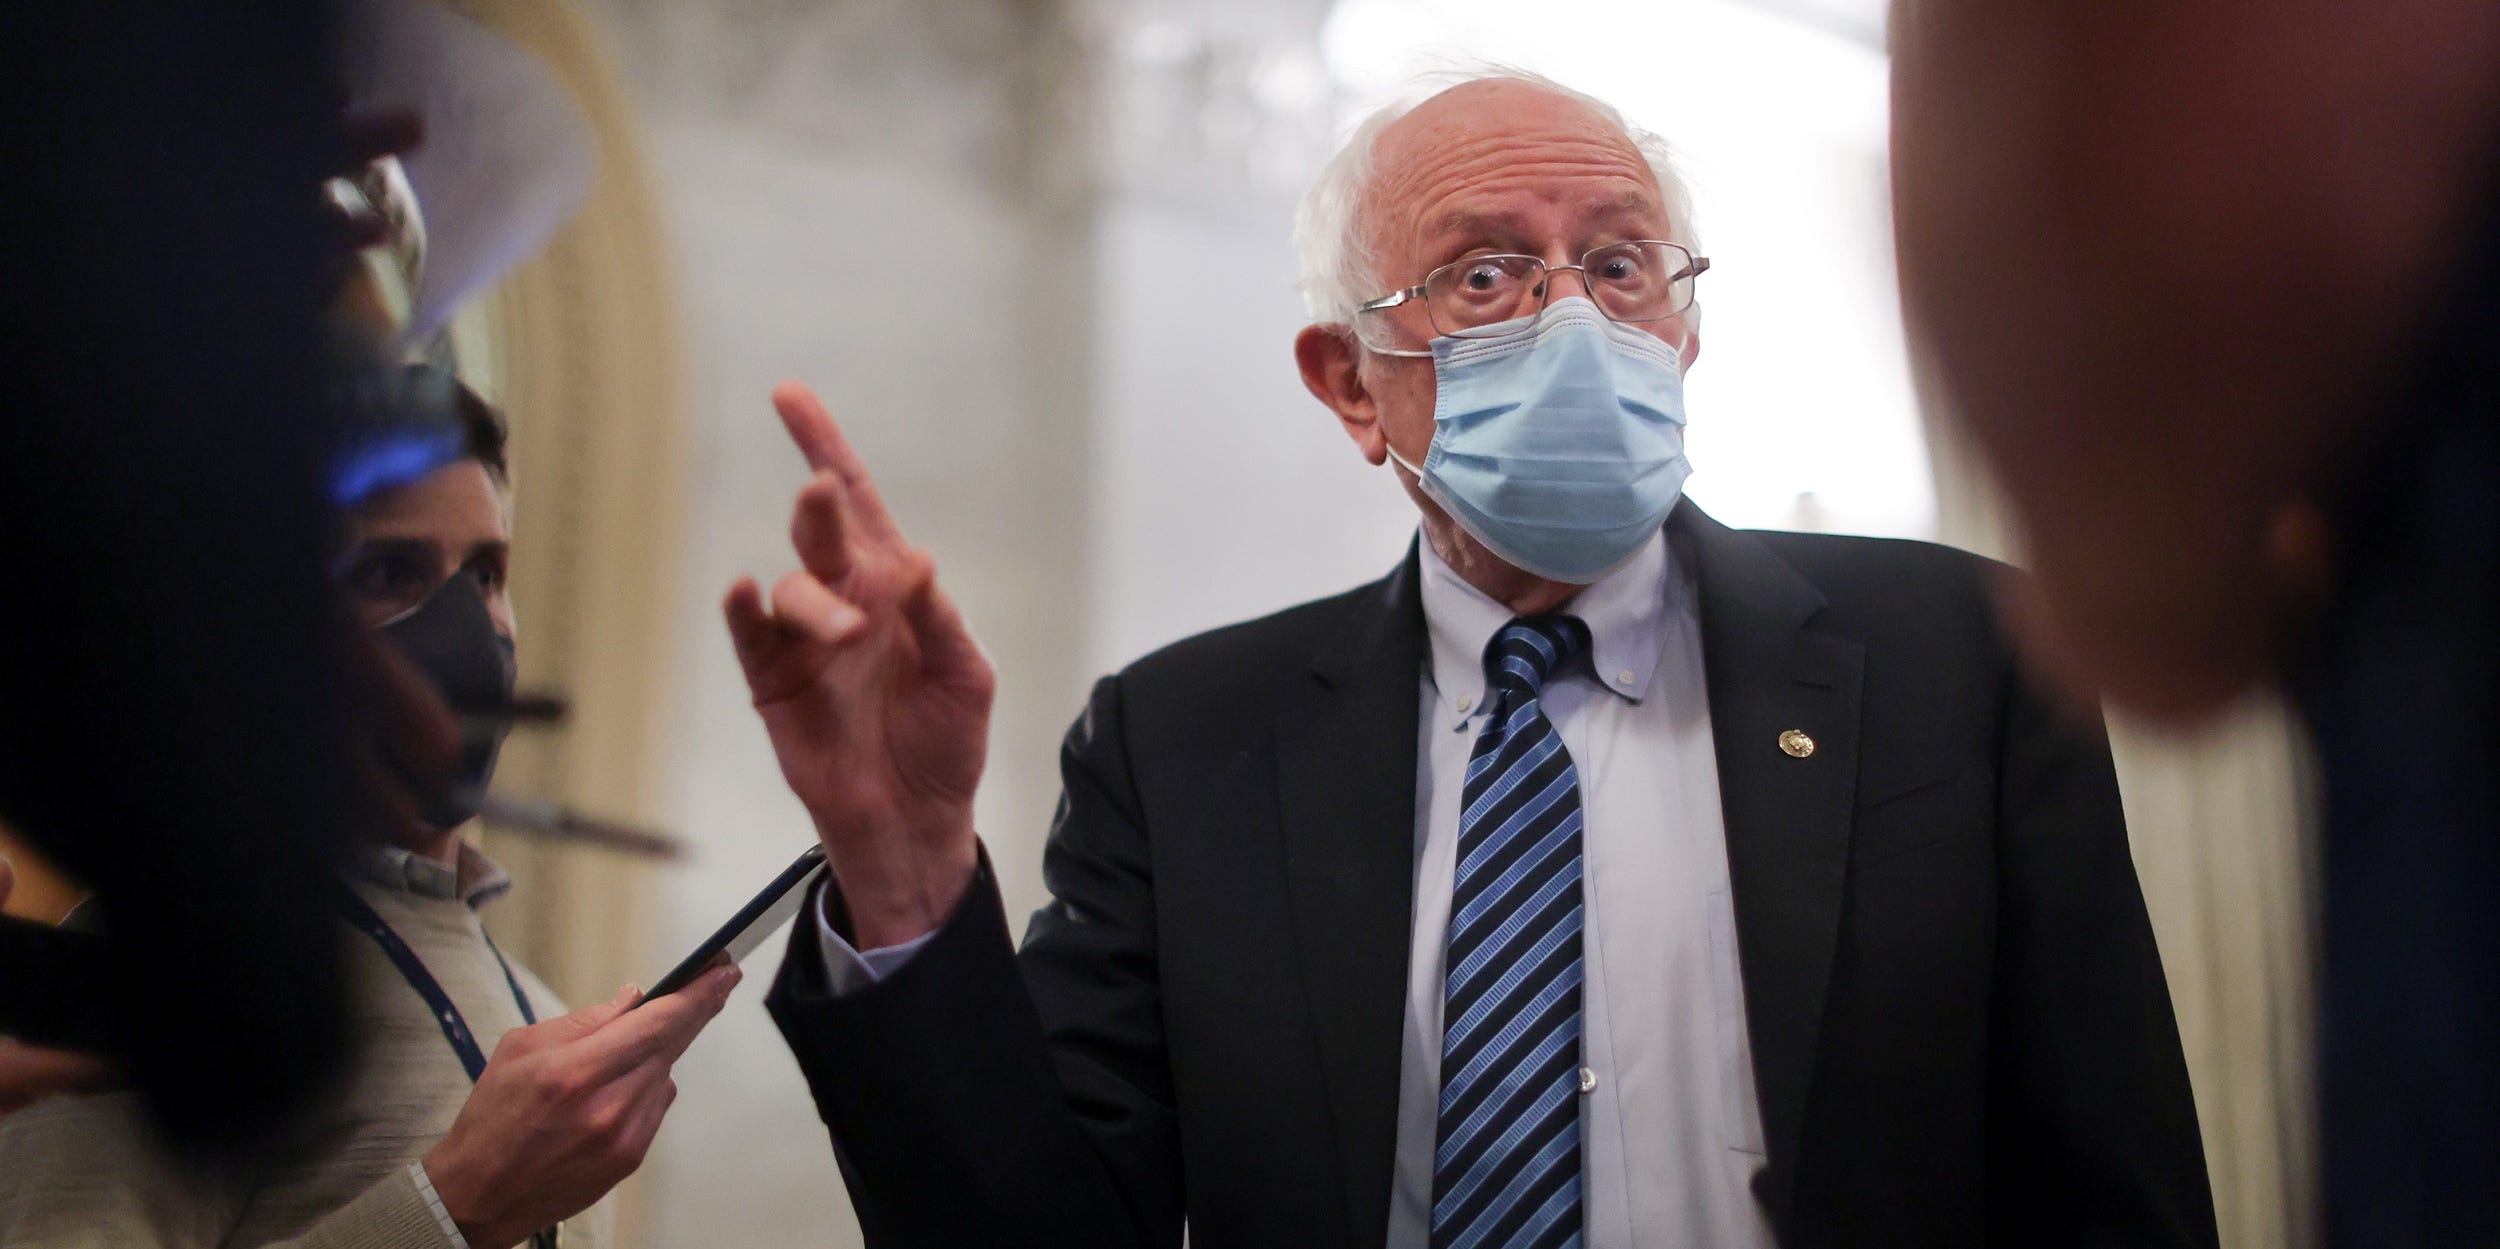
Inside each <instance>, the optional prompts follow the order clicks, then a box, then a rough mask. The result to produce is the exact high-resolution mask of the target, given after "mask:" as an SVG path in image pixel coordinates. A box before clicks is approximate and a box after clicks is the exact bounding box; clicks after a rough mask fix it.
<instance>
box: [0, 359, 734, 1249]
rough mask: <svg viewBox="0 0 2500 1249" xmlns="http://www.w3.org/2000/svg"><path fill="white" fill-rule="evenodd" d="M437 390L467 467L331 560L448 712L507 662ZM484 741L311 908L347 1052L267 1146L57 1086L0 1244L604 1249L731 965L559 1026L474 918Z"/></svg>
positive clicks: (398, 498) (490, 458)
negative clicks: (195, 1154) (474, 832)
mask: <svg viewBox="0 0 2500 1249" xmlns="http://www.w3.org/2000/svg"><path fill="white" fill-rule="evenodd" d="M459 399H460V404H459V406H460V409H461V414H462V418H463V420H462V427H463V436H464V438H465V447H464V450H465V455H464V456H463V457H462V458H460V459H458V460H457V461H455V462H453V463H450V464H448V465H445V466H443V467H441V468H438V469H436V470H434V471H432V472H430V473H428V474H426V475H424V476H422V477H420V478H417V479H416V480H413V481H407V482H404V483H402V484H399V485H396V486H392V487H389V488H386V489H383V490H381V491H380V492H379V493H377V494H375V495H373V496H372V497H371V498H369V499H368V500H367V501H365V502H364V503H363V504H362V505H360V506H359V507H358V508H357V510H356V512H355V514H354V517H353V528H354V532H353V533H352V534H351V541H350V543H349V547H348V552H347V555H346V557H345V559H344V561H343V563H342V566H341V578H342V580H343V582H344V584H345V588H346V590H347V594H348V597H349V599H350V600H351V602H352V603H353V604H354V605H355V607H356V608H357V609H358V610H359V611H361V612H362V613H363V614H364V617H365V620H366V622H367V623H368V624H371V625H373V626H374V627H375V628H376V629H377V630H379V631H380V632H381V634H382V635H383V636H384V637H385V638H387V639H389V640H390V641H391V642H393V643H396V644H397V647H396V649H397V650H398V651H399V652H400V653H402V654H404V655H405V657H406V658H407V659H408V661H409V663H410V665H411V666H412V667H413V668H414V669H415V670H416V671H417V672H419V673H421V674H423V675H424V676H425V677H427V678H429V679H430V680H431V681H432V682H433V684H435V685H436V686H437V687H439V688H441V689H442V690H443V691H444V693H445V694H446V696H447V697H448V698H449V699H450V701H452V702H453V703H454V705H455V706H460V705H463V704H464V703H466V702H471V701H474V700H475V699H476V698H477V697H478V695H479V694H480V693H481V692H482V693H485V694H487V695H491V696H496V697H502V698H507V699H508V698H509V695H510V689H511V681H512V673H513V650H512V646H513V642H512V633H513V628H512V616H511V607H510V603H509V600H508V599H507V598H506V596H505V588H504V573H505V569H506V566H507V562H508V554H509V538H508V534H507V532H506V527H505V522H504V516H503V504H504V499H503V484H502V483H503V478H504V467H503V435H502V430H501V425H500V422H499V421H498V420H497V419H496V418H495V416H494V414H493V413H492V411H491V410H490V409H488V408H486V406H485V405H484V404H483V403H482V402H481V401H479V400H477V399H476V397H475V396H474V395H470V394H467V393H466V392H461V393H460V396H459ZM494 747H495V743H494V741H492V740H487V741H485V742H482V743H479V742H472V743H471V749H470V750H469V751H468V753H467V755H466V756H465V757H464V758H463V760H462V764H461V768H460V771H461V772H462V773H464V775H463V776H462V777H461V780H462V781H464V782H465V783H463V784H458V785H454V786H450V787H448V788H442V787H436V788H435V789H433V790H431V791H428V792H420V793H413V794H411V795H410V801H409V802H407V803H406V804H405V806H406V808H407V810H406V811H405V815H406V818H405V819H404V821H403V822H402V823H401V825H400V827H398V828H396V829H395V830H393V831H392V832H391V834H390V837H389V840H388V841H387V842H382V843H378V844H374V845H372V846H369V847H367V848H366V850H365V851H364V852H363V853H362V854H361V855H359V856H358V857H357V859H356V860H355V862H354V864H353V866H352V869H351V871H350V873H349V876H348V879H347V880H346V881H345V882H344V883H343V884H342V885H341V887H340V888H339V889H338V890H337V892H336V894H335V896H334V897H333V898H331V899H328V900H327V901H328V902H329V903H330V904H331V905H333V906H334V907H335V908H336V909H337V910H338V912H339V913H340V914H341V916H342V918H344V919H345V920H346V922H347V924H348V926H349V927H350V928H351V929H353V930H354V932H353V933H352V934H351V935H349V936H348V937H347V939H346V941H345V944H344V947H343V948H344V950H345V954H346V957H347V958H348V960H349V964H350V965H349V972H350V980H351V983H352V984H353V986H354V990H353V994H352V998H351V1001H352V1004H353V1012H354V1026H355V1030H356V1037H357V1040H358V1042H359V1048H358V1052H357V1055H356V1058H355V1061H354V1062H353V1064H352V1066H351V1067H350V1070H349V1073H348V1076H347V1079H346V1081H345V1083H344V1084H343V1086H342V1087H340V1088H339V1089H338V1090H337V1091H336V1093H335V1094H334V1096H332V1097H331V1098H329V1099H328V1100H327V1101H326V1103H325V1105H324V1109H322V1110H320V1111H318V1112H316V1113H315V1114H314V1115H313V1116H311V1117H310V1118H309V1119H307V1120H306V1121H303V1122H300V1123H298V1124H296V1125H294V1129H293V1131H292V1132H291V1133H290V1135H289V1138H288V1140H287V1141H286V1146H287V1147H286V1148H285V1149H284V1150H283V1151H282V1152H279V1153H276V1154H273V1155H272V1156H269V1157H266V1158H262V1159H259V1160H257V1161H255V1162H253V1163H249V1164H237V1165H234V1166H231V1167H227V1168H223V1169H220V1170H217V1171H213V1172H203V1171H194V1170H188V1169H185V1168H183V1167H181V1166H179V1165H177V1164H176V1163H175V1162H174V1161H173V1160H172V1159H171V1158H170V1157H168V1156H167V1155H165V1154H164V1153H163V1152H162V1151H160V1150H159V1149H158V1148H157V1146H156V1143H155V1141H154V1139H153V1138H152V1137H151V1136H150V1135H149V1132H148V1129H147V1126H146V1124H145V1123H144V1121H143V1119H142V1116H141V1113H140V1107H139V1104H138V1101H137V1098H136V1096H135V1095H132V1094H125V1093H111V1094H104V1095H98V1096H89V1097H55V1098H53V1099H51V1100H49V1101H45V1102H42V1103H40V1104H37V1105H34V1106H31V1107H29V1108H27V1109H24V1110H22V1111H19V1112H18V1113H16V1114H13V1115H11V1116H9V1117H8V1118H7V1119H6V1120H0V1245H6V1246H29V1247H33V1246H41V1247H43V1249H56V1247H59V1249H71V1247H78V1249H83V1247H86V1246H96V1247H99V1249H101V1247H103V1246H116V1247H120V1246H159V1247H163V1249H193V1247H198V1249H206V1247H208V1246H218V1247H221V1249H265V1247H272V1246H293V1247H299V1249H315V1247H333V1246H335V1247H346V1246H387V1247H390V1249H419V1247H423V1249H442V1247H444V1246H450V1247H452V1249H506V1247H507V1246H511V1245H514V1244H519V1243H523V1242H528V1241H532V1240H533V1238H535V1237H537V1234H538V1233H540V1232H541V1231H542V1230H547V1229H554V1228H556V1227H558V1225H561V1235H562V1242H561V1243H562V1244H563V1245H565V1246H566V1249H583V1247H584V1246H592V1247H595V1246H598V1245H601V1244H603V1243H605V1241H606V1239H607V1228H608V1223H609V1211H608V1209H607V1203H606V1197H607V1194H608V1192H609V1190H611V1189H612V1188H613V1187H614V1186H615V1185H616V1184H617V1183H619V1182H620V1181H622V1180H623V1179H624V1178H625V1177H626V1176H628V1175H630V1174H632V1173H633V1172H634V1170H635V1169H636V1168H637V1167H639V1166H640V1165H641V1162H642V1158H643V1155H644V1152H645V1151H646V1150H647V1149H648V1148H649V1146H650V1143H651V1140H652V1137H653V1135H654V1134H655V1133H657V1131H658V1130H659V1127H660V1123H661V1121H662V1120H663V1118H664V1117H665V1116H666V1114H667V1112H668V1108H669V1105H670V1103H671V1101H672V1100H673V1099H674V1098H675V1096H676V1086H675V1084H674V1083H673V1082H672V1081H671V1079H670V1075H669V1073H670V1068H671V1066H672V1064H674V1063H675V1061H676V1059H677V1057H678V1056H679V1055H681V1054H683V1053H684V1052H685V1050H686V1047H687V1046H688V1045H690V1044H691V1043H692V1042H693V1040H694V1037H695V1035H696V1034H697V1033H698V1032H700V1031H701V1030H702V1028H703V1027H704V1025H705V1024H706V1023H708V1022H709V1021H710V1020H711V1019H712V1017H713V1016H715V1015H716V1014H718V1013H719V1012H720V1010H721V1008H722V1006H723V1004H724V1003H725V1002H726V1000H727V998H728V995H729V992H730V990H731V989H732V988H733V987H734V986H735V985H736V983H737V981H738V972H737V970H736V969H735V968H734V967H723V968H720V969H718V970H716V971H714V972H712V973H710V974H708V975H706V976H705V977H703V978H702V979H700V980H698V981H697V982H695V984H694V985H692V986H691V987H689V988H688V989H686V990H685V991H683V992H681V993H678V994H674V995H671V996H670V997H668V998H665V999H662V1000H659V1001H656V1002H653V1003H651V1004H650V1006H649V1007H648V1008H647V1009H643V1010H633V1009H632V1008H633V1007H634V1005H635V1004H636V1002H637V1000H638V994H637V993H636V991H635V990H633V989H631V988H627V989H625V990H623V991H621V992H619V993H618V994H617V995H616V996H615V997H614V998H612V999H611V1000H609V1001H607V1002H603V1003H601V1004H599V1005H595V1006H590V1007H587V1008H584V1009H582V1010H578V1011H574V1012H572V1013H571V1014H560V1012H561V1011H562V1010H563V1009H564V1008H563V1004H562V1003H561V1002H559V1001H558V1000H557V999H556V997H555V995H554V994H553V993H551V992H550V991H549V990H548V989H547V988H546V986H545V985H543V984H541V983H540V982H539V981H538V979H537V978H536V977H535V976H533V975H531V974H530V973H529V971H528V970H527V969H526V968H522V967H518V966H514V965H512V964H510V963H508V962H507V961H506V960H505V959H504V958H503V956H502V954H501V952H500V951H498V950H497V949H496V948H495V946H494V943H493V941H492V940H490V939H489V938H488V937H487V935H486V932H485V930H484V928H483V927H482V926H481V925H480V923H479V921H478V916H477V909H478V908H479V907H480V906H482V905H483V904H484V903H486V902H488V901H491V900H493V899H494V898H496V897H498V896H500V895H501V894H503V893H504V892H506V891H507V890H508V889H509V888H510V879H509V877H507V876H506V875H505V874H504V873H503V871H502V870H501V869H500V868H498V867H497V866H496V865H495V864H494V863H493V862H492V861H491V860H489V859H487V858H486V856H485V855H484V854H483V853H482V852H480V851H479V850H478V849H477V847H476V846H474V845H472V844H470V843H469V841H468V840H467V839H466V838H465V837H463V836H462V832H461V830H462V829H463V828H464V827H465V826H466V825H467V823H468V821H469V820H470V819H471V818H472V817H473V816H474V814H475V810H476V807H475V803H476V800H477V797H478V795H480V794H482V792H483V790H484V787H485V782H486V779H487V776H488V774H489V773H490V772H491V770H492V767H493V763H494V755H495V749H494ZM102 919H103V922H104V923H105V924H106V925H107V926H108V927H109V926H110V925H111V924H112V923H113V922H114V917H113V915H112V914H111V913H110V912H109V911H108V912H107V913H105V914H104V915H103V916H102ZM629 1012H630V1013H629ZM542 1020H543V1022H541V1021H542ZM238 1026H240V1027H243V1028H246V1029H248V1028H250V1027H251V1026H252V1021H250V1020H248V1019H245V1020H240V1021H238ZM495 1037H500V1040H496V1041H492V1042H490V1041H489V1038H495ZM490 1053H491V1058H490V1057H489V1054H490ZM539 1243H545V1242H544V1241H540V1242H539Z"/></svg>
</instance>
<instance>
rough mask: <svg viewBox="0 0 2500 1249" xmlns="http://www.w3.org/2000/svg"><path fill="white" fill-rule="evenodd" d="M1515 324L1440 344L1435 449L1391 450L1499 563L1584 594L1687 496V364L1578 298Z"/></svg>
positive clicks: (1435, 357)
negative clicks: (1416, 459)
mask: <svg viewBox="0 0 2500 1249" xmlns="http://www.w3.org/2000/svg"><path fill="white" fill-rule="evenodd" d="M1506 326H1515V327H1516V328H1509V329H1508V330H1507V332H1505V333H1503V334H1501V335H1500V336H1498V337H1488V338H1448V337H1443V338H1436V339H1433V340H1432V371H1433V379H1434V382H1435V384H1436V385H1437V386H1438V387H1439V398H1438V401H1437V402H1436V403H1435V404H1434V408H1433V415H1432V422H1433V429H1432V449H1431V450H1430V451H1428V452H1426V453H1425V455H1424V462H1423V465H1422V467H1420V468H1419V467H1417V466H1416V465H1414V464H1411V463H1408V462H1407V460H1406V458H1405V457H1404V456H1400V455H1398V453H1397V452H1396V451H1395V450H1392V451H1390V452H1389V454H1390V456H1391V457H1393V458H1395V459H1396V460H1397V462H1398V463H1399V464H1401V465H1404V466H1405V468H1406V470H1407V471H1408V472H1410V473H1413V474H1415V477H1416V479H1417V480H1418V481H1420V482H1421V483H1422V484H1423V488H1424V493H1425V495H1427V496H1428V497H1430V498H1431V499H1432V500H1433V501H1434V502H1436V503H1438V504H1440V505H1441V508H1442V510H1444V511H1446V512H1448V513H1449V514H1450V518H1451V519H1452V520H1455V521H1457V522H1458V523H1459V524H1460V526H1462V527H1464V528H1465V529H1466V530H1467V532H1468V533H1470V534H1473V535H1475V537H1476V540H1477V541H1479V542H1482V543H1483V544H1484V545H1485V547H1486V548H1487V549H1489V550H1491V551H1492V552H1493V553H1494V554H1495V555H1499V556H1501V557H1502V558H1503V559H1505V560H1508V561H1510V562H1511V563H1512V564H1514V565H1516V566H1518V567H1519V568H1521V569H1523V570H1525V571H1527V572H1531V573H1534V574H1536V575H1537V576H1540V577H1544V578H1547V579H1549V580H1553V581H1566V582H1571V583H1573V584H1576V585H1587V584H1589V583H1590V582H1593V581H1596V580H1598V579H1599V578H1601V577H1603V576H1605V575H1606V574H1607V573H1609V572H1612V571H1614V569H1616V568H1617V567H1619V566H1620V565H1622V564H1623V563H1624V562H1625V561H1627V560H1629V559H1631V558H1632V556H1633V555H1634V554H1636V553H1637V552H1639V550H1640V549H1641V546H1642V544H1643V543H1646V542H1647V541H1649V537H1650V535H1651V534H1654V533H1656V532H1658V527H1659V526H1660V525H1663V524H1665V523H1666V519H1667V513H1668V512H1670V511H1673V510H1674V509H1675V504H1676V500H1678V499H1680V498H1682V497H1683V496H1684V479H1685V478H1686V477H1688V476H1690V475H1691V474H1692V466H1691V464H1689V463H1688V462H1686V460H1685V458H1684V368H1683V362H1682V360H1681V359H1680V358H1679V357H1678V356H1677V354H1676V351H1675V349H1674V348H1672V347H1670V346H1668V345H1667V344H1666V343H1665V342H1663V341H1661V340H1660V339H1659V338H1657V337H1656V336H1655V335H1652V334H1649V333H1646V332H1644V331H1642V330H1640V329H1637V328H1635V327H1633V326H1629V325H1624V324H1620V323H1618V322H1615V321H1612V320H1609V319H1607V317H1606V316H1605V314H1603V313H1601V312H1599V311H1598V310H1597V305H1595V304H1593V303H1590V302H1589V301H1588V300H1586V299H1583V298H1580V297H1578V296H1576V295H1575V296H1569V297H1566V298H1563V299H1558V300H1555V301H1554V303H1553V304H1552V306H1550V307H1548V308H1547V309H1546V310H1545V313H1544V315H1543V316H1541V317H1527V318H1522V319H1520V320H1519V321H1516V322H1509V323H1506Z"/></svg>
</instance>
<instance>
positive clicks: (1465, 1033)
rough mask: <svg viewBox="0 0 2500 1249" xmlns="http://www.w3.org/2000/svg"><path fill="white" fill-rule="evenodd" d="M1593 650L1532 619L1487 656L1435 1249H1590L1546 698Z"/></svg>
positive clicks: (1459, 905) (1572, 905) (1566, 841)
mask: <svg viewBox="0 0 2500 1249" xmlns="http://www.w3.org/2000/svg"><path fill="white" fill-rule="evenodd" d="M1588 644H1589V630H1588V626H1587V625H1584V624H1582V623H1580V622H1579V621H1578V620H1576V619H1574V618H1572V617H1570V616H1532V617H1523V618H1521V619H1517V620H1513V621H1512V622H1510V623H1509V624H1508V625H1505V626H1503V628H1502V631H1501V632H1500V633H1497V634H1495V635H1494V637H1493V641H1492V643H1491V644H1490V645H1488V646H1487V647H1485V655H1484V666H1485V675H1486V678H1487V682H1488V684H1487V688H1486V690H1485V702H1486V703H1487V704H1488V705H1487V706H1486V708H1485V724H1484V731H1483V732H1482V733H1481V734H1479V735H1478V736H1477V738H1476V748H1475V750H1474V752H1473V753H1472V754H1470V755H1469V757H1468V760H1467V778H1466V783H1465V784H1464V785H1463V786H1462V787H1461V789H1460V791H1459V792H1460V808H1459V816H1458V878H1457V882H1456V884H1455V885H1454V887H1453V889H1452V891H1451V897H1450V937H1449V950H1448V961H1447V964H1446V971H1445V973H1444V975H1445V977H1446V978H1445V979H1444V981H1443V983H1442V999H1441V1105H1440V1126H1439V1131H1438V1132H1437V1133H1436V1134H1435V1142H1434V1150H1433V1159H1432V1249H1565V1247H1566V1246H1577V1245H1579V1244H1580V1099H1579V1097H1578V1096H1577V1094H1578V1093H1579V1089H1580V974H1581V967H1580V927H1581V909H1580V773H1579V769H1577V768H1575V767H1573V766H1572V763H1571V755H1570V753H1569V752H1567V751H1565V750H1564V749H1563V743H1562V738H1561V737H1560V736H1558V735H1557V734H1556V733H1555V732H1554V726H1553V723H1552V722H1551V721H1548V720H1547V719H1546V718H1545V711H1544V708H1543V706H1542V705H1541V704H1540V702H1539V699H1538V693H1539V691H1541V690H1542V689H1543V688H1544V686H1545V681H1546V678H1548V677H1550V676H1552V675H1554V674H1555V673H1556V672H1558V671H1561V670H1562V669H1563V668H1564V667H1565V666H1566V665H1568V664H1569V663H1570V662H1571V660H1572V659H1573V658H1574V657H1575V656H1577V655H1579V654H1580V652H1582V651H1584V650H1586V649H1587V648H1588Z"/></svg>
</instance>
